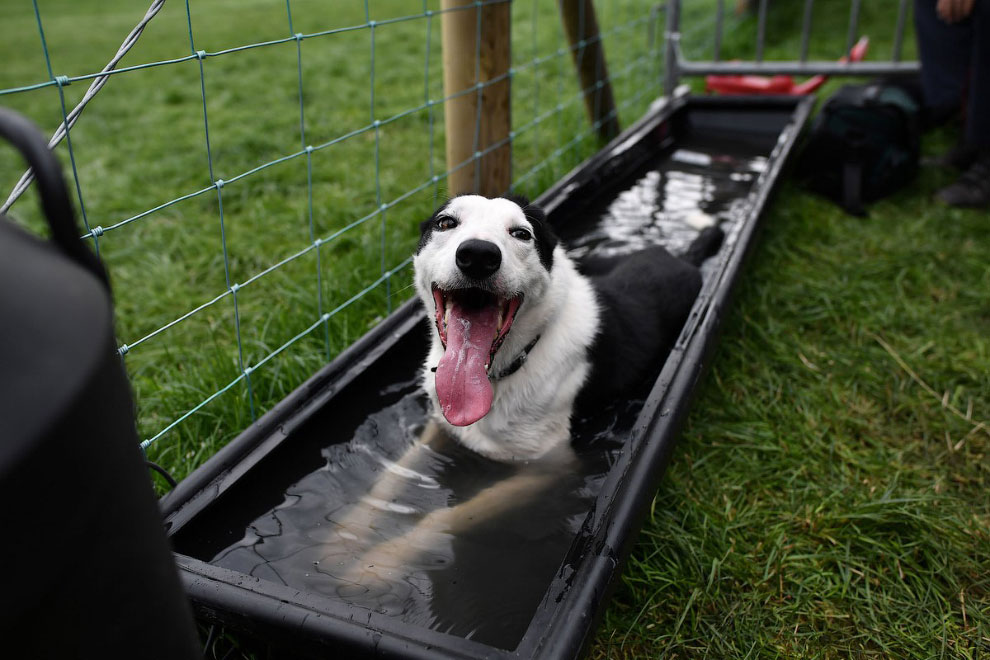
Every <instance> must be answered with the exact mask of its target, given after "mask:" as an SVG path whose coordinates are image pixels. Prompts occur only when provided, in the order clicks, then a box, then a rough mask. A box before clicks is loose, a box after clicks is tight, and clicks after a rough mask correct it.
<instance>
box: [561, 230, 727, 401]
mask: <svg viewBox="0 0 990 660" xmlns="http://www.w3.org/2000/svg"><path fill="white" fill-rule="evenodd" d="M722 238H723V232H722V230H721V229H719V228H717V227H710V228H708V229H705V230H704V231H702V232H701V234H700V235H699V236H698V238H697V239H695V241H694V242H693V243H692V244H691V246H690V247H689V248H688V250H687V252H686V253H685V254H684V256H682V257H675V256H673V255H671V254H670V252H668V251H667V250H666V249H664V248H663V247H660V246H656V247H652V248H648V249H645V250H641V251H639V252H635V253H633V254H630V255H622V256H619V257H612V258H607V259H595V260H593V261H591V260H589V261H586V262H584V263H582V264H581V272H582V273H583V274H584V275H585V276H587V277H588V278H589V279H590V280H591V283H592V286H593V287H594V289H595V293H596V295H597V297H598V300H599V303H600V305H601V308H602V314H601V328H600V330H599V333H598V335H597V336H596V338H595V342H594V344H593V345H592V347H591V350H590V351H589V359H590V361H591V372H590V375H589V377H588V380H587V381H586V383H585V385H584V387H583V388H582V390H581V392H580V394H579V396H578V400H577V405H576V407H575V408H576V410H593V409H595V408H596V405H597V406H600V404H601V403H602V402H606V401H610V400H613V399H615V398H617V397H620V396H623V395H626V394H629V393H630V392H632V391H633V390H634V389H635V388H636V387H637V386H638V385H640V384H642V383H643V381H644V380H645V379H646V378H647V377H648V376H650V375H652V374H654V373H656V371H657V370H658V369H659V368H660V365H662V364H663V361H664V360H665V359H666V357H667V355H668V354H669V353H670V351H671V349H672V348H673V347H674V343H675V342H676V341H677V337H678V335H679V334H680V332H681V328H683V326H684V322H685V321H686V320H687V317H688V314H690V312H691V307H692V306H693V305H694V300H695V298H696V297H697V296H698V292H699V291H700V290H701V273H700V271H699V270H698V266H699V265H700V264H701V262H702V261H704V260H705V259H706V258H708V257H709V256H711V255H712V254H714V253H715V252H716V251H717V250H718V248H719V246H720V245H721V243H722Z"/></svg>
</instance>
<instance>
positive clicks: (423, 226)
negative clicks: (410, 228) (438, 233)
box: [416, 199, 450, 254]
mask: <svg viewBox="0 0 990 660" xmlns="http://www.w3.org/2000/svg"><path fill="white" fill-rule="evenodd" d="M449 204H450V200H449V199H448V200H447V201H446V202H444V203H443V204H441V205H440V206H439V207H438V208H437V210H436V211H434V212H433V215H431V216H430V217H429V218H428V219H426V220H423V221H422V222H421V223H419V245H417V246H416V254H419V253H420V252H421V251H422V250H423V248H424V247H426V244H427V243H429V242H430V237H431V236H433V230H434V229H436V227H437V216H438V215H440V214H441V213H442V212H443V211H445V210H446V209H447V206H448V205H449Z"/></svg>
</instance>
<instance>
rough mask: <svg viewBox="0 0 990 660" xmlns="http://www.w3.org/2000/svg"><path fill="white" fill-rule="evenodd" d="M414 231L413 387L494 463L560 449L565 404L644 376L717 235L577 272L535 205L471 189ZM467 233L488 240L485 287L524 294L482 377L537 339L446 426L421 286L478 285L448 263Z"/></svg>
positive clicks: (583, 402)
mask: <svg viewBox="0 0 990 660" xmlns="http://www.w3.org/2000/svg"><path fill="white" fill-rule="evenodd" d="M444 215H446V216H450V217H453V218H455V219H456V220H457V221H458V222H459V224H458V226H457V227H456V228H454V229H449V230H447V231H438V230H437V218H439V217H441V216H444ZM520 226H522V227H526V228H529V229H531V230H532V233H533V236H534V240H532V241H529V242H522V241H519V240H516V239H515V238H513V237H512V236H511V235H510V234H509V231H510V230H511V229H512V228H514V227H520ZM421 232H422V236H421V240H420V244H419V249H418V250H417V253H416V256H415V258H414V260H413V265H414V269H415V285H416V289H417V292H418V293H419V296H420V298H421V299H422V300H423V303H424V305H425V307H426V310H427V316H428V317H429V319H430V326H429V330H430V335H431V337H432V340H431V347H430V352H429V355H428V357H427V359H426V362H425V363H424V365H423V372H422V373H423V385H424V388H425V390H426V392H427V393H428V394H429V396H430V398H431V399H432V401H433V404H434V408H435V410H436V411H437V414H436V415H435V416H436V418H437V420H438V422H439V423H440V425H441V426H442V427H443V428H445V429H446V431H447V432H448V433H450V434H451V435H453V436H454V437H456V438H457V439H458V440H460V441H461V442H462V443H463V444H465V445H466V446H467V447H469V448H471V449H473V450H474V451H477V452H478V453H480V454H483V455H485V456H488V457H490V458H493V459H495V460H501V461H507V460H530V459H536V458H540V457H542V456H544V455H547V454H549V453H551V452H554V451H558V450H561V449H565V450H566V449H567V447H568V441H569V439H570V429H571V420H572V417H574V415H575V410H591V409H593V408H594V407H595V406H600V405H602V404H604V403H607V402H608V401H610V400H614V399H616V398H617V397H620V396H622V395H624V394H627V393H629V392H630V391H631V390H632V389H633V388H635V387H636V386H637V385H639V384H640V383H642V382H643V381H644V379H645V378H646V377H647V376H649V375H651V374H654V373H655V372H656V370H657V369H658V368H659V365H660V364H662V362H663V360H664V359H665V358H666V355H667V353H669V352H670V349H671V348H672V347H673V345H674V342H675V341H676V339H677V336H678V334H679V333H680V330H681V328H682V326H683V324H684V321H685V319H686V318H687V315H688V313H689V312H690V309H691V306H692V304H693V302H694V299H695V297H696V296H697V294H698V291H699V290H700V288H701V276H700V273H699V271H698V268H697V263H700V261H701V259H702V258H704V256H708V255H709V254H711V253H712V252H714V250H715V249H717V247H718V244H719V243H720V242H721V232H720V231H719V230H706V232H703V233H702V235H701V237H699V240H698V241H696V243H695V245H694V246H692V251H691V252H690V256H691V260H692V261H696V262H697V263H689V262H688V261H686V260H683V259H678V258H676V257H673V256H672V255H670V253H668V252H667V251H666V250H665V249H663V248H662V247H654V248H649V249H647V250H643V251H641V252H638V253H636V254H633V255H626V256H623V257H618V258H614V259H596V260H589V261H587V262H586V263H585V264H583V265H582V268H581V270H579V268H578V266H577V265H576V264H575V263H574V262H573V261H572V260H571V259H570V258H569V257H568V256H567V254H566V252H565V251H564V248H563V247H562V246H560V245H559V244H558V243H557V239H556V237H555V236H554V234H553V232H552V230H551V228H550V227H549V225H548V224H547V222H546V219H545V217H544V215H543V212H542V211H541V210H540V209H538V208H536V207H533V206H532V205H530V204H529V203H528V201H526V200H525V199H522V198H495V199H487V198H484V197H480V196H477V195H467V196H461V197H455V198H453V199H452V200H450V201H449V202H447V203H446V204H444V205H443V206H441V207H440V208H439V209H438V210H437V212H436V213H435V214H434V215H433V217H432V218H431V219H429V220H427V221H425V222H424V223H423V224H422V225H421ZM472 238H477V239H482V240H486V241H490V242H493V243H495V244H496V245H497V246H498V247H499V249H500V250H501V252H502V255H503V261H502V265H501V267H500V269H499V271H498V273H497V274H496V275H494V276H493V280H492V281H491V282H488V283H486V284H485V287H486V288H490V289H492V290H495V291H498V292H500V293H502V294H515V293H519V292H522V293H523V294H524V295H525V299H524V302H523V304H522V306H521V307H520V308H519V311H518V313H517V314H516V318H515V321H514V323H513V325H512V327H511V329H510V331H509V334H508V336H507V337H506V340H505V342H504V343H503V345H502V347H501V349H500V350H499V351H498V353H497V354H496V356H495V360H494V362H493V364H492V368H491V371H490V373H491V374H498V373H500V372H501V371H502V370H504V369H505V368H506V367H507V366H508V365H509V364H510V363H512V362H513V360H515V359H516V358H517V357H518V356H519V355H520V354H521V353H522V352H523V351H524V349H525V347H526V346H527V345H528V344H529V343H530V342H531V341H533V339H534V338H535V337H536V336H537V335H539V336H540V339H539V341H538V342H537V343H536V345H535V346H534V347H533V349H532V351H531V352H530V353H529V356H528V358H527V359H526V361H525V363H524V364H523V366H522V367H521V368H520V369H519V370H518V371H516V372H515V373H513V374H511V375H509V376H506V377H505V378H502V379H498V380H495V381H494V382H493V383H492V385H493V390H494V400H493V403H492V408H491V410H490V411H489V412H488V414H487V415H485V417H483V418H482V419H480V420H479V421H477V422H475V423H474V424H471V425H470V426H466V427H455V426H452V425H451V424H449V423H447V422H446V420H444V419H443V416H442V415H441V414H440V413H439V403H438V401H437V395H436V385H435V375H434V373H433V369H434V368H435V367H436V365H437V363H438V362H439V361H440V358H441V357H442V356H443V352H444V349H443V346H442V344H441V342H440V339H439V337H438V336H437V330H436V328H435V326H434V321H433V319H434V311H435V302H434V300H433V294H432V290H431V285H432V284H433V283H440V284H441V285H442V286H444V287H450V288H456V287H458V286H468V285H472V284H473V285H474V286H478V284H477V283H471V282H468V281H466V280H465V278H464V276H463V274H462V273H460V272H459V271H458V269H457V267H456V265H455V262H454V252H455V250H456V249H457V246H458V245H460V244H461V243H462V242H463V241H466V240H469V239H472ZM582 271H583V272H582ZM575 401H577V404H576V405H577V408H576V406H575Z"/></svg>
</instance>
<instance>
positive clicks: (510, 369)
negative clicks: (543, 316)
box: [490, 335, 540, 380]
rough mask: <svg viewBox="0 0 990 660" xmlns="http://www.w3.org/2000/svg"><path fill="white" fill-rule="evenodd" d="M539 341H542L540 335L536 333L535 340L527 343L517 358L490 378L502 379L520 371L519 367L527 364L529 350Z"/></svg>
mask: <svg viewBox="0 0 990 660" xmlns="http://www.w3.org/2000/svg"><path fill="white" fill-rule="evenodd" d="M538 341H540V335H536V337H535V338H534V339H533V341H531V342H529V344H527V345H526V348H524V349H523V351H522V353H520V354H519V355H518V356H516V359H515V360H513V361H512V362H510V363H509V366H507V367H506V368H505V369H503V370H502V371H500V372H498V373H497V374H495V375H494V376H492V377H491V379H490V380H502V379H503V378H506V377H508V376H511V375H512V374H514V373H516V372H517V371H519V369H521V368H522V366H523V365H524V364H526V358H528V357H529V352H530V351H531V350H533V347H534V346H536V342H538Z"/></svg>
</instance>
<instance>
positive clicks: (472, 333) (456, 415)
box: [436, 302, 498, 426]
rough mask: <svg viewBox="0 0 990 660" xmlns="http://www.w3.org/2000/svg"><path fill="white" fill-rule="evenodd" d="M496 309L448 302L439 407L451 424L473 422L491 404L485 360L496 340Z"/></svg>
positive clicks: (493, 306) (484, 413) (490, 387)
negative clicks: (445, 348) (448, 311)
mask: <svg viewBox="0 0 990 660" xmlns="http://www.w3.org/2000/svg"><path fill="white" fill-rule="evenodd" d="M497 322H498V308H497V307H496V306H495V305H490V306H486V307H481V308H471V309H468V308H464V307H462V306H461V305H460V304H459V303H457V302H453V303H451V308H450V320H449V321H448V323H447V350H446V352H445V353H444V354H443V357H442V358H441V359H440V364H438V365H437V376H436V385H437V397H438V398H439V399H440V410H441V411H442V412H443V416H444V417H446V418H447V421H448V422H450V423H451V424H453V425H454V426H467V425H468V424H474V423H475V422H477V421H478V420H479V419H481V418H482V417H484V416H485V415H487V414H488V411H489V410H490V409H491V407H492V385H491V383H490V382H488V373H487V372H486V371H485V363H486V362H487V361H488V353H489V351H491V348H492V342H493V341H494V340H495V333H496V329H495V324H496V323H497Z"/></svg>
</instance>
